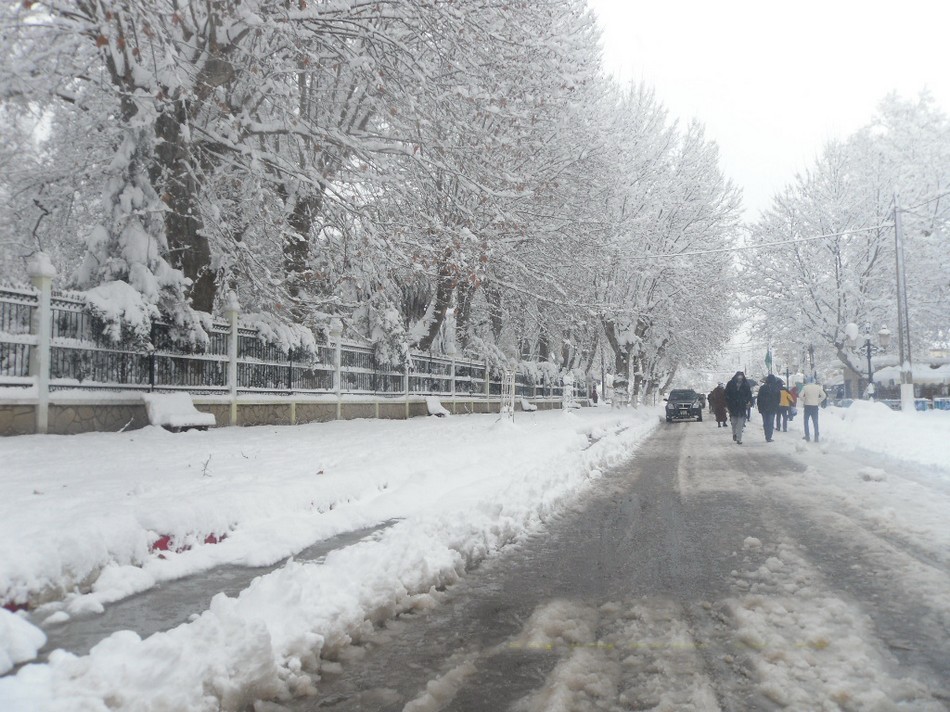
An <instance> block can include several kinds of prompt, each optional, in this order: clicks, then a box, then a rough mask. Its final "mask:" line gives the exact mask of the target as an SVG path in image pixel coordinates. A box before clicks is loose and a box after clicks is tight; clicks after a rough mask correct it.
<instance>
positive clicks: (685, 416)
mask: <svg viewBox="0 0 950 712" xmlns="http://www.w3.org/2000/svg"><path fill="white" fill-rule="evenodd" d="M663 400H665V401H666V422H667V423H672V422H673V421H674V420H693V419H696V420H697V421H699V422H702V421H703V406H702V404H701V403H700V399H699V394H698V393H697V392H696V391H694V390H691V389H686V388H682V389H677V390H675V391H670V395H669V396H667V397H666V398H664V399H663Z"/></svg>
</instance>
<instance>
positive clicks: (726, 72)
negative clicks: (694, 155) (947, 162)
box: [588, 0, 950, 220]
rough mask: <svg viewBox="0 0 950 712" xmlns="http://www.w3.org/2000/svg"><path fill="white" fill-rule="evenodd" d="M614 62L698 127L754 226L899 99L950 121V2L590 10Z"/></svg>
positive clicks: (616, 3) (594, 2) (604, 2)
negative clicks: (819, 161) (894, 95)
mask: <svg viewBox="0 0 950 712" xmlns="http://www.w3.org/2000/svg"><path fill="white" fill-rule="evenodd" d="M588 2H589V5H590V6H591V7H592V8H593V10H594V12H595V13H596V14H597V15H598V17H599V18H600V24H601V27H602V29H603V33H604V35H603V41H604V50H605V51H604V59H605V62H606V65H607V68H608V70H609V71H611V72H612V73H614V74H615V75H617V76H618V77H619V78H621V79H624V80H634V81H644V82H646V83H647V84H649V85H651V86H653V87H654V88H655V89H656V92H657V97H658V98H659V99H660V101H661V102H662V103H663V104H665V105H666V106H667V107H668V108H669V109H670V112H671V114H672V115H673V116H674V117H677V118H680V119H689V118H693V117H695V118H698V119H699V120H700V121H701V122H702V123H704V124H705V125H706V129H707V135H708V137H709V138H711V139H712V140H715V141H716V142H717V143H718V144H719V147H720V155H721V160H722V167H723V170H724V172H725V173H726V174H727V175H728V176H729V177H730V178H731V179H732V180H733V181H734V182H735V183H736V184H737V185H738V186H739V187H740V188H742V191H743V194H744V197H745V206H746V218H747V219H749V220H754V219H755V218H756V217H757V216H758V213H759V210H762V209H764V208H766V207H767V206H768V204H769V202H770V201H771V197H772V195H773V194H774V193H775V192H776V191H778V190H780V189H781V188H782V187H783V186H784V185H785V184H787V183H789V182H791V181H792V180H793V179H794V176H795V173H797V172H800V171H802V170H803V169H804V168H806V167H808V166H810V165H811V164H812V163H813V162H814V159H815V157H816V156H817V155H818V154H819V152H820V150H821V147H822V146H823V145H824V143H825V142H826V141H828V140H829V139H832V138H844V137H846V136H847V135H848V134H850V133H852V132H853V131H855V130H856V129H858V128H860V127H861V126H863V125H864V124H866V123H868V122H869V121H870V120H871V118H872V116H873V113H874V110H875V107H876V106H877V104H878V103H879V102H880V100H881V99H883V98H884V96H885V95H886V94H887V93H888V92H890V91H897V92H898V93H899V94H901V95H902V96H904V97H905V98H911V97H916V96H917V94H918V93H919V92H920V91H921V90H922V89H924V88H927V89H929V90H930V92H931V93H932V94H933V95H934V97H935V98H936V99H937V101H938V102H939V103H940V105H941V106H942V107H943V110H944V111H945V112H946V113H950V0H903V2H901V3H895V2H882V1H880V0H823V1H816V0H801V1H799V2H796V3H778V2H770V1H768V0H722V1H721V2H712V1H711V0H704V1H700V0H669V1H667V2H664V1H663V0H653V1H652V2H640V1H638V0H588Z"/></svg>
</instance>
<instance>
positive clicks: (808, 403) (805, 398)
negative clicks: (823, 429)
mask: <svg viewBox="0 0 950 712" xmlns="http://www.w3.org/2000/svg"><path fill="white" fill-rule="evenodd" d="M827 399H828V395H827V394H826V393H825V390H824V389H823V388H822V387H821V386H820V385H818V384H817V383H815V379H814V378H809V379H808V383H806V384H805V387H804V388H802V390H801V392H800V393H799V394H798V400H799V401H800V402H801V404H802V405H803V406H804V407H805V437H804V438H803V439H804V440H808V441H811V433H810V432H809V431H808V421H809V420H811V421H812V423H813V424H814V426H815V442H818V406H820V405H821V404H822V403H824V402H825V401H826V400H827Z"/></svg>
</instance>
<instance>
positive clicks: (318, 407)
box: [0, 396, 587, 435]
mask: <svg viewBox="0 0 950 712" xmlns="http://www.w3.org/2000/svg"><path fill="white" fill-rule="evenodd" d="M531 402H532V403H534V404H535V405H536V406H537V407H538V410H550V409H556V408H560V407H561V401H560V400H553V399H552V400H536V401H531ZM582 402H583V403H584V405H586V404H587V403H586V401H582ZM194 403H195V408H197V409H198V410H200V411H202V412H204V413H212V414H214V417H215V419H216V420H217V427H224V426H227V425H229V424H230V418H231V404H230V403H224V402H221V401H220V400H203V399H202V398H201V396H195V397H194ZM441 403H442V405H443V407H444V408H445V409H446V410H448V411H449V412H450V413H453V414H455V415H464V414H466V413H498V412H500V411H501V401H500V400H489V401H486V400H485V399H476V398H457V399H454V400H453V399H451V398H443V399H441ZM337 407H338V404H337V403H335V402H332V401H312V400H291V399H289V398H288V399H287V400H286V401H284V400H281V401H274V400H259V401H255V400H251V399H247V400H238V401H237V408H236V411H237V425H248V426H249V425H294V424H300V423H324V422H328V421H330V420H337V417H338V416H337ZM515 409H516V410H519V411H520V410H521V403H520V399H519V400H517V401H516V402H515ZM35 411H36V405H35V404H34V403H29V402H17V401H14V402H7V403H5V402H3V401H0V435H30V434H33V433H35V432H36V412H35ZM428 412H429V411H428V408H427V407H426V403H425V400H424V399H419V398H410V399H409V400H405V399H395V398H394V399H379V400H372V401H370V400H358V401H357V400H350V401H347V400H343V401H341V402H340V404H339V418H340V419H342V420H353V419H355V418H384V419H396V420H403V419H405V418H415V417H419V416H425V415H428ZM146 425H148V416H147V414H146V412H145V405H144V404H142V403H138V402H135V401H134V400H128V399H124V400H114V401H111V402H110V400H109V399H108V398H107V397H99V398H96V397H90V398H89V399H85V400H83V401H81V402H78V401H77V402H59V403H57V402H55V401H54V402H52V403H50V406H49V431H48V432H49V433H50V434H53V435H75V434H77V433H88V432H109V433H114V432H119V431H123V430H135V429H137V428H143V427H145V426H146Z"/></svg>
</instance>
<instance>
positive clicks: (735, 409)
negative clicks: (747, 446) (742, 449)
mask: <svg viewBox="0 0 950 712" xmlns="http://www.w3.org/2000/svg"><path fill="white" fill-rule="evenodd" d="M726 407H727V409H728V410H729V417H730V418H731V419H732V439H733V440H735V441H736V442H737V443H738V444H739V445H741V444H742V429H743V428H744V427H745V421H746V414H747V413H748V412H749V408H751V407H752V389H751V388H750V387H749V382H748V381H747V380H746V377H745V374H744V373H743V372H742V371H736V375H735V376H733V377H732V378H731V379H730V380H729V383H727V384H726Z"/></svg>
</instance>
